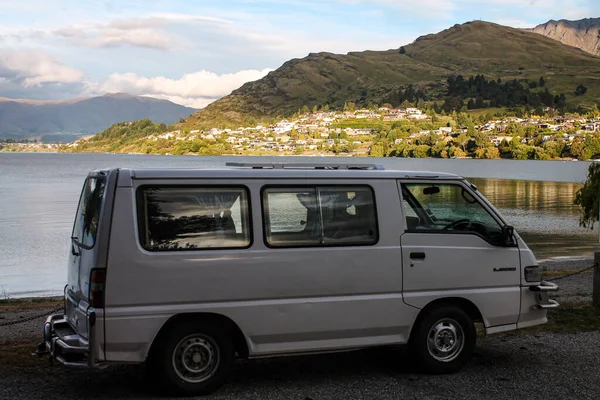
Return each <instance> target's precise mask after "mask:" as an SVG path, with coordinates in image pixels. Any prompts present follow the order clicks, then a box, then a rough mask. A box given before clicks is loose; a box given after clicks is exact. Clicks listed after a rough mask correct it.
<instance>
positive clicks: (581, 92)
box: [575, 84, 587, 96]
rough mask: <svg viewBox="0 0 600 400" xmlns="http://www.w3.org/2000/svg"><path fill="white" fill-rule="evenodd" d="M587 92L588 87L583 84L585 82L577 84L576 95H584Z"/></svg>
mask: <svg viewBox="0 0 600 400" xmlns="http://www.w3.org/2000/svg"><path fill="white" fill-rule="evenodd" d="M586 93H587V88H586V87H585V86H583V84H580V85H579V86H577V89H575V96H583V95H584V94H586Z"/></svg>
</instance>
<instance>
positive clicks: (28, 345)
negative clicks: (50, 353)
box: [0, 339, 49, 374]
mask: <svg viewBox="0 0 600 400" xmlns="http://www.w3.org/2000/svg"><path fill="white" fill-rule="evenodd" d="M39 342H40V341H39V340H38V341H36V340H34V339H21V340H1V341H0V348H1V349H2V351H0V374H1V373H3V372H7V371H12V372H14V371H17V370H20V371H24V370H36V369H38V368H40V367H42V366H48V364H49V361H48V358H44V357H38V356H36V355H35V354H33V353H34V352H35V349H36V345H37V344H38V343H39Z"/></svg>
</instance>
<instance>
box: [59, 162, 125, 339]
mask: <svg viewBox="0 0 600 400" xmlns="http://www.w3.org/2000/svg"><path fill="white" fill-rule="evenodd" d="M116 172H117V171H116V170H114V171H106V170H101V171H94V172H92V173H90V174H89V175H88V176H87V178H86V179H85V182H84V184H83V188H82V190H81V195H80V198H79V205H78V206H77V214H76V216H75V222H74V225H73V231H72V234H71V245H70V251H69V267H68V270H69V272H68V281H67V287H66V292H65V297H66V299H65V300H66V302H65V315H66V318H67V320H68V321H69V323H70V324H71V326H72V327H73V328H74V329H75V330H76V331H77V333H79V334H80V335H81V336H83V337H84V338H87V337H88V332H87V330H88V327H87V320H86V317H87V311H88V308H89V306H90V304H89V293H90V274H91V271H92V269H94V268H105V267H106V248H107V243H108V230H109V228H110V215H109V214H110V211H111V210H110V207H107V206H106V205H107V204H111V203H112V193H114V186H115V185H114V183H115V182H116ZM113 175H114V176H113ZM111 189H112V190H111Z"/></svg>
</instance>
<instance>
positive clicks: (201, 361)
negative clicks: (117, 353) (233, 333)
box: [153, 322, 235, 395]
mask: <svg viewBox="0 0 600 400" xmlns="http://www.w3.org/2000/svg"><path fill="white" fill-rule="evenodd" d="M157 350H158V351H157V357H156V359H154V360H153V361H154V369H155V372H156V373H157V374H156V375H158V376H157V377H159V378H162V379H161V380H163V383H165V384H166V385H167V386H168V387H169V388H170V389H174V390H175V391H176V392H179V393H181V394H185V395H206V394H210V393H212V392H214V391H215V390H217V389H218V388H219V387H221V386H222V385H223V383H224V381H225V379H226V378H227V377H228V375H229V373H230V371H231V368H232V366H233V363H234V356H235V353H234V347H233V342H232V340H231V337H230V335H228V333H227V331H225V330H224V329H222V328H221V327H220V326H218V325H216V324H211V323H202V322H198V323H196V322H194V323H187V324H185V325H183V324H182V325H179V326H176V327H175V328H174V329H173V330H172V331H171V332H170V334H169V335H168V336H167V337H165V338H164V340H163V341H162V343H161V344H160V345H159V348H158V349H157Z"/></svg>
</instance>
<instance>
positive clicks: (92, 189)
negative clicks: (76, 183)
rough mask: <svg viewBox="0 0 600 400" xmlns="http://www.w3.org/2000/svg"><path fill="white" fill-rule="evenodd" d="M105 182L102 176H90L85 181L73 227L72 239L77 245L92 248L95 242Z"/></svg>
mask: <svg viewBox="0 0 600 400" xmlns="http://www.w3.org/2000/svg"><path fill="white" fill-rule="evenodd" d="M105 184H106V178H105V177H103V176H99V177H90V178H87V180H86V181H85V184H84V186H83V191H82V193H81V198H80V199H79V205H78V206H77V216H76V218H75V226H74V227H73V239H74V240H76V241H77V243H76V244H77V245H79V246H82V247H85V248H92V247H94V244H95V243H96V232H97V231H98V223H99V219H100V211H101V208H102V203H103V202H104V191H105V190H104V189H105Z"/></svg>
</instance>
